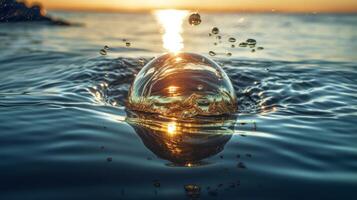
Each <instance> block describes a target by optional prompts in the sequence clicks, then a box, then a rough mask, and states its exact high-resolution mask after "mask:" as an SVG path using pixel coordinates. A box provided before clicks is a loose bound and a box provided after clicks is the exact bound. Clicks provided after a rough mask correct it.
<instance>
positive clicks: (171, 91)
mask: <svg viewBox="0 0 357 200" xmlns="http://www.w3.org/2000/svg"><path fill="white" fill-rule="evenodd" d="M178 88H179V87H176V86H169V87H168V88H167V90H168V93H169V94H171V95H175V94H176V93H177V90H178Z"/></svg>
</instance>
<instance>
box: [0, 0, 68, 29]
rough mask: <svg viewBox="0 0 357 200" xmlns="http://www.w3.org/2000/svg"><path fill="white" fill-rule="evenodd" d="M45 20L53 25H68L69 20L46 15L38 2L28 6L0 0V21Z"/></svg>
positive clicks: (22, 3) (14, 0)
mask: <svg viewBox="0 0 357 200" xmlns="http://www.w3.org/2000/svg"><path fill="white" fill-rule="evenodd" d="M6 22H8V23H10V22H45V23H48V24H54V25H70V23H69V22H66V21H63V20H58V19H54V18H52V17H49V16H46V15H45V12H44V10H43V8H42V6H41V5H40V4H35V5H32V6H31V7H28V6H27V5H26V4H25V3H24V2H17V1H16V0H0V23H6Z"/></svg>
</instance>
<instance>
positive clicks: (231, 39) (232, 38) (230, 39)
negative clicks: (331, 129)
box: [228, 37, 237, 42]
mask: <svg viewBox="0 0 357 200" xmlns="http://www.w3.org/2000/svg"><path fill="white" fill-rule="evenodd" d="M228 41H229V42H236V41H237V40H236V39H235V38H234V37H230V38H229V39H228Z"/></svg>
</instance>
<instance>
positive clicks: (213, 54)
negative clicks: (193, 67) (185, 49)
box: [208, 51, 216, 56]
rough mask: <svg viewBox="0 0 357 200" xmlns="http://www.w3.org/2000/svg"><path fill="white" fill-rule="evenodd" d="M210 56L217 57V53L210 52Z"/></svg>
mask: <svg viewBox="0 0 357 200" xmlns="http://www.w3.org/2000/svg"><path fill="white" fill-rule="evenodd" d="M208 54H209V55H210V56H215V55H216V53H215V52H214V51H209V52H208Z"/></svg>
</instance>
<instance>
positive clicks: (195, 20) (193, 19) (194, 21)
mask: <svg viewBox="0 0 357 200" xmlns="http://www.w3.org/2000/svg"><path fill="white" fill-rule="evenodd" d="M188 23H189V24H190V25H191V26H197V25H199V24H201V16H200V14H198V13H192V14H191V15H190V17H189V18H188Z"/></svg>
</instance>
